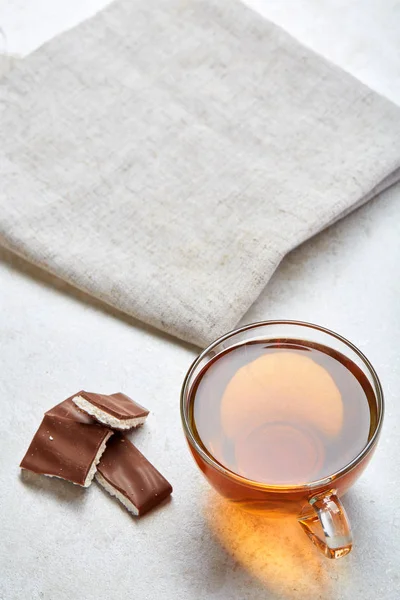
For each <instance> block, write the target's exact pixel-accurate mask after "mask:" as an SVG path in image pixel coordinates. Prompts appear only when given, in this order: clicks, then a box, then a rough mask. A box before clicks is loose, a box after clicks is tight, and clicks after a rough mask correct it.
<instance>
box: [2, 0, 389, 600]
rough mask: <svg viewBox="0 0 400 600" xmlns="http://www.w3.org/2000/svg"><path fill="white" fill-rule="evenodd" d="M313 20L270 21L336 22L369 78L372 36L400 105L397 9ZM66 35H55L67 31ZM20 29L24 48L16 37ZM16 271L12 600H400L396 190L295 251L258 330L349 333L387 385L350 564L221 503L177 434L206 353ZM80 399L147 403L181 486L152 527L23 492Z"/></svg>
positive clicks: (8, 440)
mask: <svg viewBox="0 0 400 600" xmlns="http://www.w3.org/2000/svg"><path fill="white" fill-rule="evenodd" d="M35 1H36V0H35ZM6 4H7V6H6ZM23 4H24V2H17V3H15V4H14V5H13V7H11V5H10V3H5V2H4V0H0V22H1V23H4V19H2V13H3V14H4V6H6V8H7V10H8V11H9V14H12V12H13V11H14V13H15V15H16V23H17V21H18V19H20V17H21V15H22V13H23V10H22V8H18V7H21V6H23ZM25 4H28V2H26V3H25ZM29 4H30V5H32V6H33V5H34V4H35V3H34V2H33V1H32V0H31V1H30V3H29ZM68 4H69V6H70V7H71V8H70V9H71V11H73V9H74V8H75V10H76V13H75V15H76V16H77V17H79V4H82V5H83V7H84V4H85V3H82V2H80V3H78V2H77V1H75V0H74V1H71V2H70V3H68ZM281 4H283V3H281ZM298 4H299V6H301V7H302V9H303V12H300V11H299V12H298V13H295V12H294V11H295V8H294V5H295V2H294V1H291V2H287V3H285V6H286V7H287V12H286V13H285V14H283V13H284V9H283V8H282V7H281V8H279V6H278V2H270V3H268V7H267V2H265V6H264V10H265V12H266V14H267V15H268V16H270V17H271V18H274V16H276V15H278V13H281V14H282V20H281V22H282V24H284V25H287V26H288V24H290V23H292V25H293V23H294V20H295V15H296V14H297V18H298V23H297V25H296V27H297V28H298V30H297V33H298V35H299V37H301V38H302V40H303V41H305V42H306V43H309V44H310V45H313V46H314V47H317V48H318V44H321V43H322V42H321V38H322V37H323V32H324V26H327V24H328V23H329V24H330V28H331V33H330V36H331V39H332V40H333V39H334V40H335V44H332V47H333V46H334V47H335V48H334V49H332V48H331V52H335V53H337V55H338V56H341V57H342V58H343V60H342V62H341V66H343V67H348V68H349V70H352V72H353V73H354V74H356V75H357V72H356V71H357V69H356V68H354V64H355V63H354V53H353V50H354V48H356V47H357V43H359V44H360V47H361V48H362V40H363V39H366V36H368V34H369V31H370V28H371V31H372V25H373V27H374V28H373V35H372V33H371V35H370V39H369V45H368V47H367V48H364V50H362V52H363V54H362V56H363V57H364V59H365V64H366V67H365V68H366V75H365V77H364V81H366V82H367V83H370V84H372V82H373V81H375V82H377V85H375V86H374V87H375V88H376V89H380V91H384V90H385V86H386V88H387V89H389V88H390V89H391V90H392V91H394V92H393V94H392V98H393V99H395V100H396V99H397V102H398V103H400V95H399V94H397V97H396V93H395V88H396V85H398V83H399V79H398V74H397V79H396V69H397V72H398V69H399V68H400V67H399V64H398V61H396V45H395V39H394V37H392V38H391V35H392V34H393V32H394V31H395V28H396V23H397V24H398V23H399V20H398V19H397V21H396V12H395V9H396V7H395V6H394V3H390V2H387V3H385V4H384V6H383V4H382V3H381V11H382V12H381V13H379V15H378V12H377V8H378V2H377V1H376V2H363V3H362V2H361V1H357V2H354V3H352V8H351V9H349V10H348V11H347V12H346V11H345V10H344V11H343V13H342V14H341V15H339V14H337V15H336V18H333V17H332V20H331V21H330V20H329V19H330V18H331V16H332V14H333V13H334V12H335V11H333V9H332V5H333V2H318V3H316V2H313V1H312V0H309V1H308V2H305V1H303V2H299V3H298ZM339 4H340V3H339ZM41 5H42V6H45V5H44V0H43V1H42V2H41ZM51 6H52V4H51V2H50V0H48V4H47V7H48V9H49V10H50V7H51ZM322 6H324V7H326V12H325V13H323V8H322ZM355 6H357V7H358V10H359V19H358V20H357V23H355V21H352V23H353V25H351V26H350V25H349V29H350V33H348V31H347V30H346V29H345V28H344V27H340V24H341V20H343V19H344V16H345V15H346V14H347V15H348V14H350V15H353V16H354V15H356V12H355V8H354V7H355ZM65 10H66V8H65ZM33 12H34V11H33V9H31V12H30V13H28V14H30V15H32V14H33ZM322 14H324V15H325V16H323V17H321V15H322ZM368 15H369V16H368ZM82 16H86V15H85V14H82ZM356 16H357V15H356ZM283 17H284V18H283ZM375 17H376V18H375ZM9 19H10V18H9ZM8 22H10V20H9V21H8ZM38 23H39V24H38ZM313 23H314V27H313ZM321 23H322V25H321ZM363 23H366V24H367V26H366V28H365V29H363ZM385 23H387V24H388V25H389V26H388V28H386V26H384V24H385ZM70 24H71V23H69V22H68V23H66V25H67V26H69V25H70ZM59 25H60V24H59V23H57V22H55V27H54V33H57V31H58V29H59ZM2 26H3V28H5V27H4V25H2ZM25 26H26V28H25V37H26V38H27V39H29V38H30V36H31V35H33V34H32V33H31V30H32V31H33V30H35V28H36V39H37V40H38V43H41V41H44V38H43V39H39V38H40V34H39V33H40V21H39V22H35V19H34V18H33V17H32V18H31V19H30V20H29V19H28V20H27V22H26V23H25ZM397 26H398V25H397ZM50 29H51V27H50V25H49V23H46V28H45V32H44V34H45V35H47V34H48V33H49V32H50V35H51V34H52V32H51V31H50ZM335 29H336V38H334V31H335ZM9 31H10V33H9V35H8V39H9V40H10V41H11V40H12V27H10V29H9ZM20 31H22V29H20ZM38 32H39V33H38ZM292 32H293V31H292ZM6 33H7V31H6ZM326 35H327V34H326ZM302 36H303V37H302ZM23 37H24V35H22V33H21V38H23ZM33 37H34V36H33ZM397 38H398V36H397ZM328 39H329V37H328ZM391 39H392V40H393V43H390V40H391ZM388 40H389V42H388ZM382 48H386V52H387V53H389V54H390V56H389V57H388V59H387V60H385V61H383V63H384V66H383V67H378V66H377V63H376V62H374V61H375V59H374V57H375V56H378V57H379V56H381V54H380V53H381V52H382ZM320 49H321V48H320ZM347 49H349V51H348V52H347ZM13 51H14V52H16V53H22V52H24V50H23V49H21V50H18V48H17V47H14V48H13ZM389 51H390V52H389ZM360 60H361V59H360ZM361 62H362V60H361ZM391 65H392V66H393V68H392V67H391ZM396 82H397V83H396ZM1 256H2V259H3V260H2V262H1V263H0V343H1V345H0V353H1V355H0V364H1V378H0V402H1V405H2V408H3V411H2V413H3V419H2V421H1V425H0V428H1V434H2V452H1V454H0V470H1V472H0V476H1V479H2V490H3V491H2V494H1V497H0V535H1V542H0V544H1V550H0V553H1V554H0V565H1V566H0V598H1V600H14V599H15V600H17V599H18V600H20V599H22V600H25V599H28V598H29V599H30V600H37V599H39V600H42V599H43V600H64V599H65V600H67V599H68V600H69V599H70V598H80V599H84V600H91V599H93V600H94V599H96V600H102V599H106V598H134V599H135V600H153V599H154V598H157V597H162V598H164V599H166V600H173V599H174V600H175V599H176V600H203V599H204V600H206V599H209V598H216V599H218V600H226V599H228V598H229V599H233V600H244V599H251V600H253V599H254V600H265V599H268V600H269V599H273V600H277V599H286V598H290V599H291V598H293V599H303V598H304V599H307V600H308V599H313V600H314V599H318V598H320V599H321V600H330V599H332V600H342V599H343V600H350V599H351V600H353V599H356V600H358V599H359V598H363V599H365V600H370V599H371V600H375V599H376V598H380V599H382V600H397V599H398V598H399V597H400V576H399V572H400V542H399V539H400V535H399V534H400V519H399V508H398V507H399V505H400V492H399V487H398V481H400V465H399V455H400V433H399V431H400V429H399V421H400V404H399V401H398V400H399V389H400V351H399V342H398V340H399V338H400V277H399V262H400V190H399V189H398V188H397V189H396V190H392V191H390V192H387V193H386V194H385V195H384V196H383V197H382V198H381V199H379V200H378V201H373V202H372V203H371V204H370V205H368V206H366V207H364V208H363V209H361V210H359V211H358V212H356V213H355V214H353V215H351V216H350V217H348V218H347V219H346V220H345V221H343V222H342V223H340V224H338V225H336V226H335V227H333V228H331V229H330V230H328V231H326V232H324V233H323V234H321V235H319V236H318V237H317V238H316V239H314V240H312V241H311V242H309V243H307V244H305V245H304V246H303V247H301V248H300V249H298V250H297V251H296V252H293V253H292V254H291V255H290V256H289V257H288V258H287V259H286V260H285V261H284V263H283V264H282V265H281V267H280V269H279V270H278V272H277V273H276V274H275V275H274V277H273V279H272V281H271V283H270V285H269V286H268V289H267V290H266V291H265V293H263V295H262V296H261V297H260V299H259V301H258V302H257V303H256V304H255V305H254V306H253V307H252V309H251V310H250V312H249V313H248V315H247V316H246V318H245V320H244V321H246V322H248V321H253V320H258V319H263V318H278V317H280V318H285V317H286V318H299V319H308V320H311V321H315V322H319V323H321V324H323V325H326V326H328V327H331V328H333V329H336V330H338V331H339V332H340V333H342V334H344V335H345V336H347V337H349V338H350V339H351V340H353V341H354V342H355V343H356V344H357V345H359V347H360V348H361V349H362V350H363V351H364V352H365V353H366V354H367V355H368V357H369V358H370V359H371V360H372V362H373V363H374V365H375V366H376V368H377V370H378V373H379V375H380V377H381V379H382V383H383V387H384V390H385V393H386V402H387V411H386V420H385V425H384V428H383V434H382V438H381V441H380V446H379V449H378V451H377V453H376V455H375V457H374V460H373V461H372V463H371V465H370V466H369V468H368V470H367V471H366V473H365V475H364V476H363V477H362V479H361V480H360V481H359V482H358V483H357V485H356V486H355V487H354V490H353V491H352V492H350V494H349V495H348V496H347V497H346V498H345V504H346V508H347V510H348V514H349V517H350V519H351V521H352V525H353V531H354V536H355V542H356V543H355V547H354V550H353V553H352V554H351V555H350V556H349V557H347V558H345V559H343V560H341V561H337V562H336V563H333V562H331V561H328V560H327V559H324V558H323V557H322V556H321V557H320V556H319V554H317V552H316V551H314V549H313V548H312V546H311V544H310V543H309V542H308V540H307V539H306V537H305V536H304V534H303V533H302V531H301V530H300V527H299V526H298V525H297V523H295V522H293V521H288V522H282V521H280V520H269V519H265V518H260V517H250V516H248V515H246V514H244V513H243V514H242V513H237V512H236V509H235V508H234V507H230V506H226V505H223V506H221V504H222V501H220V500H219V499H218V498H217V497H216V496H215V495H214V494H213V493H211V492H209V490H208V486H207V484H206V483H205V482H204V481H203V479H202V477H201V476H200V474H199V473H198V472H197V470H196V469H195V467H194V464H193V463H192V460H191V458H190V456H189V454H188V452H187V450H186V447H185V442H184V439H183V436H182V433H181V430H180V423H179V388H180V384H181V381H182V379H183V376H184V373H185V371H186V369H187V368H188V366H189V363H190V362H191V360H192V359H193V357H194V356H195V352H194V351H193V350H192V349H190V348H189V347H187V346H185V345H183V344H179V343H177V342H175V341H174V340H172V339H170V338H168V337H166V336H162V335H158V334H156V333H154V332H153V331H151V330H149V329H147V328H145V327H142V326H141V325H138V324H137V323H135V322H133V321H132V320H129V319H126V318H124V317H121V316H119V315H117V314H115V313H113V312H111V311H106V310H105V309H103V308H102V307H101V306H100V305H99V304H97V303H95V302H94V301H91V300H90V299H88V298H86V297H85V296H83V295H81V294H79V293H78V292H75V291H72V290H70V289H69V288H68V286H66V285H65V284H62V283H60V282H58V281H55V280H54V279H52V278H50V277H49V276H47V275H43V274H42V273H40V272H39V271H38V270H36V269H34V268H32V267H28V266H27V265H26V264H24V263H23V262H22V261H20V260H18V259H15V258H12V257H10V255H7V254H5V253H3V254H2V255H1ZM82 388H88V389H99V390H101V391H106V392H107V390H109V391H112V390H115V389H120V390H121V391H125V392H126V393H128V394H129V393H133V392H134V393H135V395H136V396H137V397H138V399H141V400H142V402H143V403H144V404H145V405H146V406H147V405H148V406H149V408H150V409H151V411H152V412H151V414H150V415H149V417H148V420H147V423H146V424H145V425H144V426H143V428H141V429H140V430H139V431H137V432H135V433H134V434H133V435H132V439H134V440H135V443H137V445H138V447H139V449H140V450H141V451H143V453H144V454H145V455H146V456H147V457H148V458H149V459H150V460H152V461H153V462H154V464H155V466H156V467H157V468H158V469H159V470H160V471H161V472H162V473H164V474H165V476H166V477H167V478H168V479H169V480H170V481H171V483H172V485H173V486H174V494H173V498H172V501H171V502H169V503H167V504H166V505H163V506H162V507H160V508H159V509H158V510H156V511H154V512H152V513H150V514H148V515H147V516H145V517H143V518H142V519H140V520H137V521H136V520H134V519H133V518H132V517H130V515H129V514H128V513H127V512H126V510H125V509H124V508H123V507H121V508H120V507H119V506H118V505H117V503H116V502H113V501H112V500H111V499H110V498H109V496H108V494H106V493H104V494H103V493H101V490H99V489H97V487H95V486H91V488H90V489H89V490H83V489H79V488H77V487H75V486H72V485H68V483H66V482H63V481H59V480H55V479H47V478H44V477H43V478H39V477H35V476H28V477H25V476H24V478H22V477H20V475H19V469H18V463H19V460H20V459H21V457H22V456H23V454H24V452H25V450H26V447H27V445H28V444H29V442H30V439H31V436H32V435H33V433H34V432H35V430H36V428H37V426H38V423H39V422H40V419H41V417H42V414H43V411H44V410H46V409H47V408H48V407H49V406H51V405H53V404H55V403H56V402H58V401H60V400H62V399H63V398H65V397H67V396H68V395H70V394H72V393H74V392H75V391H77V390H79V389H82Z"/></svg>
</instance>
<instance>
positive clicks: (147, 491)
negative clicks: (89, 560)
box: [96, 434, 172, 515]
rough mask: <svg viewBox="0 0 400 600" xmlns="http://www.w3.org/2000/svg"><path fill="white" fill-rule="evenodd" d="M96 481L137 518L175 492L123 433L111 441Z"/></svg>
mask: <svg viewBox="0 0 400 600" xmlns="http://www.w3.org/2000/svg"><path fill="white" fill-rule="evenodd" d="M96 480H97V481H98V483H99V484H100V485H101V486H103V487H104V489H105V490H107V492H108V493H109V494H111V496H115V497H116V498H117V499H118V500H119V501H120V502H122V504H123V505H124V506H125V507H126V508H127V509H128V510H129V511H130V512H131V513H133V514H134V515H143V514H144V513H146V512H147V511H149V510H151V509H152V508H154V507H155V506H157V504H160V502H162V501H163V500H165V498H167V497H168V496H169V495H170V494H171V493H172V486H171V484H170V483H168V481H167V480H166V479H165V477H163V476H162V475H161V473H159V472H158V471H157V469H156V468H155V467H154V466H153V465H152V464H151V463H150V462H149V461H148V460H147V458H145V457H144V456H143V454H142V453H141V452H139V450H138V449H137V448H136V447H135V446H134V445H133V444H132V443H131V442H130V441H129V440H128V439H127V438H125V437H124V436H122V435H120V434H115V435H114V436H113V437H112V439H111V440H110V441H109V442H108V444H107V448H106V451H105V452H104V454H103V456H102V457H101V459H100V462H99V464H98V467H97V472H96Z"/></svg>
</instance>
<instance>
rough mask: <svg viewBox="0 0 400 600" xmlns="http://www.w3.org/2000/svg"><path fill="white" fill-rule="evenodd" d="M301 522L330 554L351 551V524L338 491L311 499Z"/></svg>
mask: <svg viewBox="0 0 400 600" xmlns="http://www.w3.org/2000/svg"><path fill="white" fill-rule="evenodd" d="M298 521H299V523H300V525H301V526H302V528H303V530H304V531H305V533H306V534H307V535H308V537H309V538H310V540H311V541H312V542H313V543H314V544H315V545H316V546H317V548H318V549H319V550H321V552H322V553H323V554H324V555H325V556H326V557H328V558H341V557H342V556H346V554H348V553H349V552H350V550H351V548H352V545H353V537H352V535H351V529H350V523H349V520H348V518H347V515H346V511H345V510H344V507H343V504H342V503H341V502H340V500H339V498H338V497H337V495H336V490H329V491H328V492H324V493H323V494H318V495H316V496H313V497H312V498H310V500H309V501H308V505H306V506H305V508H304V509H303V510H302V512H301V513H300V515H299V517H298Z"/></svg>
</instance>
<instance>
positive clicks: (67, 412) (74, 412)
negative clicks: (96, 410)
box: [44, 392, 97, 425]
mask: <svg viewBox="0 0 400 600" xmlns="http://www.w3.org/2000/svg"><path fill="white" fill-rule="evenodd" d="M81 393H82V392H79V394H81ZM75 396H76V394H74V395H73V396H70V397H69V398H67V399H66V400H63V401H62V402H60V404H57V405H56V406H53V408H50V409H49V410H47V411H46V412H45V413H44V414H45V415H50V416H51V417H62V418H63V419H69V420H70V421H76V422H77V423H84V424H86V425H93V424H94V423H96V424H97V421H96V420H95V419H93V418H92V417H91V416H89V415H88V414H87V413H86V412H84V411H83V410H80V409H79V408H78V407H77V406H76V404H75V403H74V402H73V401H72V398H75Z"/></svg>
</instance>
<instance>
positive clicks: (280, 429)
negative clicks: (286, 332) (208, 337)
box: [189, 339, 377, 486]
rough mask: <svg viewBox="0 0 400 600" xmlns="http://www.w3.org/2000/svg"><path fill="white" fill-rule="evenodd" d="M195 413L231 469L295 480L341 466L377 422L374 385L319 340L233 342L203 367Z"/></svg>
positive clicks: (274, 481)
mask: <svg viewBox="0 0 400 600" xmlns="http://www.w3.org/2000/svg"><path fill="white" fill-rule="evenodd" d="M189 418H190V422H191V427H192V430H193V432H194V436H195V438H196V440H197V442H198V443H199V444H200V445H201V446H202V448H203V450H204V451H205V452H206V453H207V454H209V455H210V456H211V457H213V459H214V460H216V461H217V462H218V463H220V464H221V465H222V466H223V467H225V469H228V470H230V471H233V472H234V473H236V474H239V475H241V476H242V477H245V478H247V479H250V480H253V481H256V482H259V483H265V484H266V485H283V486H286V485H287V486H292V485H299V484H304V483H309V482H313V481H316V480H320V479H323V478H324V477H327V476H329V475H331V474H334V473H335V472H337V471H339V470H340V469H342V468H343V467H344V466H345V465H347V464H348V463H349V462H351V461H352V460H353V459H354V458H355V457H356V456H357V455H358V454H359V453H360V452H361V451H362V450H363V448H364V447H365V446H366V445H367V443H368V441H369V440H370V438H371V436H372V435H373V433H374V431H375V429H376V421H377V408H376V400H375V394H374V391H373V389H372V387H371V385H370V383H369V381H368V379H367V377H366V376H365V374H364V373H363V372H362V370H361V369H360V368H359V367H358V366H357V365H356V364H355V363H354V362H352V361H351V360H350V359H349V358H346V357H345V356H344V355H342V354H341V353H339V352H337V351H336V350H333V349H331V348H328V347H327V346H324V345H320V344H318V343H314V342H308V341H299V340H288V339H282V340H280V339H275V340H268V342H265V341H264V342H260V341H251V342H248V343H245V344H242V345H238V346H234V347H232V348H230V349H229V350H226V351H225V352H223V353H222V354H219V355H218V356H217V357H216V358H214V359H212V360H211V361H210V362H209V363H208V364H207V365H206V367H205V368H204V369H203V371H202V372H201V373H200V374H199V375H198V377H197V379H196V382H195V384H194V385H193V388H192V392H191V396H190V399H189Z"/></svg>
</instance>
